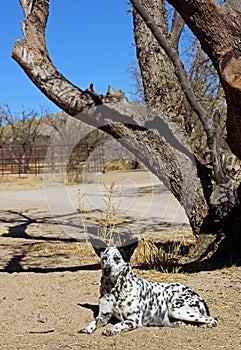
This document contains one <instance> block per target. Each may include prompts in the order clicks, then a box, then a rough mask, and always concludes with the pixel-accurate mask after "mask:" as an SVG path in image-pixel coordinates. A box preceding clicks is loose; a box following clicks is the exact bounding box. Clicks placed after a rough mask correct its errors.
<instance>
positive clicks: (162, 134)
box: [12, 0, 241, 259]
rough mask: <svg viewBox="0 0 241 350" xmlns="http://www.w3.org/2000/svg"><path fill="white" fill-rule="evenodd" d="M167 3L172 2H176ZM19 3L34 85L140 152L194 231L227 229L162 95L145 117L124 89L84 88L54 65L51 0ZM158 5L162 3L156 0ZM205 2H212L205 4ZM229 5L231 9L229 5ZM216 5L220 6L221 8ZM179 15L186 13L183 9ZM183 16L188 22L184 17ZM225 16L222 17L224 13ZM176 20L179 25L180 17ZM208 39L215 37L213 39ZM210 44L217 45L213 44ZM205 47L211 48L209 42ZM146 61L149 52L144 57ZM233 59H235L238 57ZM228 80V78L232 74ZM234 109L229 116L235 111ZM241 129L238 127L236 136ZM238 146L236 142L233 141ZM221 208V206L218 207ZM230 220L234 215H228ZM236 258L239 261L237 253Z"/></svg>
mask: <svg viewBox="0 0 241 350" xmlns="http://www.w3.org/2000/svg"><path fill="white" fill-rule="evenodd" d="M154 2H155V1H154ZM169 2H170V3H172V1H169ZM173 2H174V3H176V7H177V10H178V4H179V5H180V3H185V4H184V5H185V6H184V5H183V4H182V6H183V8H185V11H186V8H187V7H188V13H189V14H190V13H191V15H190V16H189V21H191V18H192V16H193V15H194V14H193V12H191V5H187V2H186V1H173ZM205 2H206V3H208V4H210V3H212V4H213V2H212V1H207V0H206V1H204V0H202V1H201V0H197V1H190V2H189V3H188V4H192V5H193V9H195V8H196V5H195V4H196V3H205ZM20 3H21V5H22V8H23V10H24V15H25V20H24V22H23V23H22V30H23V40H22V41H19V40H18V41H16V43H15V46H14V49H13V54H12V55H13V58H14V59H15V60H16V61H17V62H18V63H19V65H20V66H21V67H22V68H23V69H24V71H25V72H26V74H27V75H28V76H29V78H30V79H31V80H32V81H33V83H34V84H35V85H36V86H37V87H38V88H39V89H40V90H41V91H42V92H43V93H44V94H45V95H46V96H47V97H48V98H49V99H51V100H52V101H53V102H54V103H55V104H56V105H58V106H59V107H60V108H62V109H63V110H64V111H65V112H66V113H68V114H69V115H72V116H75V117H76V116H77V117H78V118H79V119H81V120H82V121H84V122H86V123H88V124H92V125H95V126H97V127H100V128H102V129H103V130H105V131H107V132H108V133H110V134H111V135H112V136H114V137H115V138H120V139H121V142H122V143H123V144H124V145H125V146H126V147H127V148H128V149H130V150H131V151H132V152H133V153H135V154H137V156H138V157H139V158H140V160H141V161H143V162H144V163H145V164H146V165H147V167H148V168H149V169H150V170H151V171H152V172H153V173H154V174H155V175H157V176H158V177H159V178H160V179H161V180H162V181H163V182H164V183H165V184H166V185H167V186H168V187H169V188H170V190H171V191H172V193H173V194H174V196H175V197H176V198H177V199H178V200H179V201H180V203H181V204H182V205H183V207H184V209H185V211H186V214H187V216H188V218H189V221H190V224H191V226H192V228H193V232H194V233H195V234H200V233H204V232H206V231H207V226H209V227H211V229H212V230H213V231H212V233H214V234H217V233H220V230H221V229H222V230H225V227H224V226H225V225H226V223H227V222H228V221H227V218H225V220H224V221H222V218H221V217H219V221H218V224H217V223H215V220H216V219H217V217H218V216H217V210H213V205H210V198H211V197H212V195H213V193H212V184H211V177H210V172H209V171H208V169H207V168H206V167H205V166H203V165H201V164H200V163H199V162H198V161H197V159H196V158H195V157H194V156H193V154H192V152H191V147H190V145H188V143H187V141H186V139H185V136H184V135H183V134H182V133H181V131H179V130H177V125H176V124H175V123H172V122H170V121H169V119H168V118H167V117H166V116H164V115H163V114H162V113H161V111H160V109H161V104H159V102H158V95H156V97H155V103H154V102H152V100H150V101H147V103H148V102H150V104H151V105H152V107H154V108H155V111H154V112H153V111H152V112H151V111H149V113H148V114H147V115H146V112H144V111H143V112H141V113H140V110H138V109H136V108H135V107H133V104H131V103H129V102H128V101H127V99H126V97H125V95H124V93H123V92H121V91H115V90H113V89H111V88H109V90H108V92H107V94H106V95H104V96H103V95H99V94H97V93H96V92H95V91H94V89H93V85H92V84H91V85H90V87H89V88H87V89H86V90H84V91H83V90H81V89H79V88H78V87H76V86H74V85H73V84H71V82H69V81H68V80H67V79H66V78H65V77H64V76H63V75H61V74H60V73H59V72H58V70H57V69H56V68H55V67H54V65H53V63H52V61H51V60H50V58H49V55H48V51H47V48H46V43H45V29H46V25H47V19H48V13H49V1H47V0H45V1H42V0H36V1H35V2H33V1H30V0H20ZM152 3H153V2H152ZM160 3H161V2H159V4H160ZM155 4H157V5H158V1H157V2H155ZM182 6H181V7H182ZM206 6H208V5H207V4H206ZM213 6H214V4H213ZM215 6H216V5H215ZM215 6H214V7H215ZM225 6H226V7H227V8H228V5H225ZM204 7H205V6H204ZM216 8H217V9H218V6H216V7H215V9H216ZM161 11H164V8H161ZM217 11H218V10H217ZM231 11H233V10H231ZM194 12H195V11H194ZM204 13H205V14H206V18H205V20H206V22H205V23H207V21H208V23H209V17H211V16H212V14H213V13H212V12H210V13H209V14H207V11H206V12H205V11H204ZM180 14H181V15H182V13H181V11H180ZM195 14H196V13H195ZM218 14H219V12H218ZM235 16H237V13H236V12H234V11H233V18H232V19H233V20H234V19H235V18H236V17H235ZM182 17H183V19H184V20H185V21H186V19H185V17H184V16H182ZM202 20H204V18H202ZM221 20H223V21H224V18H223V17H222V16H221ZM178 22H179V25H180V23H181V22H180V19H179V20H178ZM224 22H225V21H224ZM236 22H237V20H236ZM218 23H219V21H218ZM225 23H226V22H225ZM219 25H220V24H219ZM226 25H227V23H226ZM193 26H194V24H193ZM224 26H225V25H224ZM208 27H209V26H208ZM164 30H165V28H164ZM175 30H176V32H175V33H174V31H173V34H172V35H173V40H175V38H177V37H178V35H179V34H178V28H176V29H175ZM226 30H227V31H228V30H230V26H229V27H228V25H227V28H226ZM210 31H213V29H212V28H210ZM207 32H208V30H207ZM235 33H236V32H235ZM229 34H230V33H229ZM142 35H145V33H143V32H142V33H141V32H140V38H139V40H141V36H142ZM147 35H149V39H150V42H151V45H152V43H153V46H151V45H150V47H152V51H149V54H148V55H147V57H149V59H151V55H153V56H154V55H155V54H158V52H159V50H160V48H158V47H157V44H156V42H155V44H154V40H153V38H152V37H151V33H149V34H147ZM209 40H211V39H210V37H209ZM206 41H207V40H206ZM206 41H205V42H206ZM210 45H211V46H212V45H214V47H215V43H213V44H210ZM230 45H231V42H230ZM206 46H208V45H207V43H206ZM139 55H140V53H139ZM144 59H145V55H144V56H143V60H144ZM234 59H235V60H237V59H238V58H237V56H235V57H234ZM229 61H230V60H226V61H225V62H223V61H222V62H221V63H222V67H223V68H222V73H223V75H225V74H224V71H225V70H226V72H227V67H233V66H232V62H231V65H230V62H229ZM231 61H232V60H231ZM143 67H144V66H143ZM215 67H216V66H215ZM218 67H219V65H218ZM218 69H219V68H218ZM235 69H236V72H237V73H238V67H237V66H235ZM226 75H227V74H226ZM159 78H160V75H159V73H158V71H155V72H154V75H153V77H151V80H150V86H147V85H146V87H145V89H146V91H148V89H149V90H150V93H151V89H152V88H153V84H154V86H155V85H156V84H157V81H158V79H159ZM227 79H229V80H230V78H229V77H228V78H227ZM227 79H226V80H227ZM226 80H224V79H222V83H223V84H224V86H225V87H226V85H225V84H228V83H227V81H226ZM233 80H235V79H233ZM234 83H235V82H233V84H234ZM236 85H237V84H236ZM236 85H235V86H236ZM227 91H231V92H232V94H231V95H232V96H233V97H232V99H231V98H230V99H228V98H227V101H228V104H229V103H230V101H231V100H232V101H233V99H234V96H236V99H237V95H235V91H236V92H237V88H234V87H232V86H231V85H229V87H228V88H227V87H226V94H227ZM147 96H148V94H147ZM153 101H154V100H153ZM237 102H238V101H237ZM152 103H153V104H152ZM230 108H231V107H230ZM230 108H229V114H230V113H231V112H232V111H230ZM233 111H234V112H235V113H236V108H234V107H233ZM231 114H232V113H231ZM233 117H234V116H233ZM229 119H230V118H229ZM231 119H232V116H231ZM233 119H235V118H233ZM235 120H236V119H235ZM229 123H230V122H229ZM231 124H232V123H231ZM230 131H232V128H230V127H229V132H230ZM239 131H240V129H237V130H235V135H236V137H237V135H238V132H239ZM239 136H240V134H239ZM234 145H235V146H236V143H235V142H234ZM235 149H236V154H238V147H236V148H235ZM240 154H241V153H240ZM224 192H225V191H224ZM225 195H226V192H225ZM213 196H214V195H213ZM214 197H215V196H214ZM213 202H214V201H213ZM236 204H237V203H236V197H235V195H234V196H233V203H232V202H231V201H230V199H229V206H230V211H232V210H231V209H233V211H235V213H236V212H237V210H239V207H237V206H236ZM218 208H220V207H219V206H218ZM236 214H237V213H236ZM230 218H231V215H229V219H230ZM235 219H237V215H235ZM237 222H238V221H237ZM237 225H238V224H237ZM237 225H236V226H237ZM235 254H236V253H235ZM233 258H234V259H235V258H236V255H235V256H234V257H233Z"/></svg>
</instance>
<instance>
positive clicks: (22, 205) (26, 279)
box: [0, 186, 241, 350]
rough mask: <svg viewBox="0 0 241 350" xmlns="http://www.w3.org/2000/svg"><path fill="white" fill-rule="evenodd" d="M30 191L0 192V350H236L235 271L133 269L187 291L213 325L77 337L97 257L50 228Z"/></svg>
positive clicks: (240, 272) (239, 284)
mask: <svg viewBox="0 0 241 350" xmlns="http://www.w3.org/2000/svg"><path fill="white" fill-rule="evenodd" d="M0 187H1V186H0ZM37 191H39V189H26V190H24V191H23V190H21V189H19V187H18V188H17V189H13V188H11V189H10V188H6V186H5V187H4V186H3V187H2V191H1V192H0V210H1V224H0V254H1V255H0V256H1V261H0V324H1V327H0V350H3V349H7V350H15V349H19V350H25V349H27V350H34V349H44V350H45V349H46V350H57V349H58V350H60V349H66V350H67V349H101V350H104V349H140V350H141V349H164V350H167V349H173V350H176V349H178V350H180V349H182V350H188V349H209V350H212V349H215V350H217V349H227V350H229V349H230V350H231V349H233V350H234V349H235V350H238V349H241V296H240V292H241V268H237V267H232V268H229V269H223V270H216V271H203V272H199V273H193V274H177V273H176V274H165V273H161V272H157V271H143V270H136V272H137V273H138V274H139V275H140V276H141V277H143V278H146V279H150V280H155V281H177V282H181V283H185V284H187V285H189V286H190V287H192V288H193V289H195V290H196V291H197V292H198V293H199V294H200V295H201V296H202V297H203V298H204V299H205V300H206V302H207V304H208V305H209V308H210V312H211V315H212V316H214V317H217V318H218V320H219V325H218V327H217V328H214V329H203V328H197V327H192V326H184V327H181V328H157V327H149V328H147V327H143V328H139V329H136V330H133V331H130V332H127V333H123V334H120V335H116V336H114V337H110V338H107V337H104V336H102V335H101V331H102V330H101V329H99V330H97V331H96V332H95V333H94V334H92V335H85V334H78V333H77V331H78V330H79V329H80V328H82V327H83V326H85V325H86V324H88V322H90V321H91V319H92V318H93V314H94V313H95V312H96V310H97V305H98V288H99V287H98V285H99V279H100V270H99V266H98V258H97V257H96V256H95V254H94V253H93V251H92V250H91V247H90V246H89V245H87V244H86V243H81V242H76V241H75V240H74V239H73V238H72V237H70V236H69V235H68V234H67V233H66V230H64V231H63V229H62V227H61V225H58V224H56V222H55V221H54V220H53V218H52V216H51V212H50V211H49V208H48V205H47V204H46V203H45V202H44V198H42V197H41V198H40V197H38V196H39V192H37ZM24 193H26V195H25V196H24ZM30 194H32V195H30ZM143 200H144V201H145V200H146V199H145V196H143ZM33 203H34V204H33ZM133 258H134V259H135V256H134V257H133ZM133 262H134V260H133ZM107 327H109V325H108V326H107Z"/></svg>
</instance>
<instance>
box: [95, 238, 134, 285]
mask: <svg viewBox="0 0 241 350" xmlns="http://www.w3.org/2000/svg"><path fill="white" fill-rule="evenodd" d="M91 243H92V246H93V248H94V250H95V252H96V254H97V255H98V256H99V257H100V262H101V269H102V275H103V276H104V277H107V278H115V277H117V276H119V274H120V273H121V272H122V271H123V268H124V267H125V266H126V264H127V263H128V262H129V261H130V258H131V256H132V254H133V253H134V250H135V248H136V247H137V244H138V240H133V241H132V242H130V243H129V244H128V245H124V246H121V247H117V246H115V247H108V246H106V245H105V243H104V242H102V241H100V240H91Z"/></svg>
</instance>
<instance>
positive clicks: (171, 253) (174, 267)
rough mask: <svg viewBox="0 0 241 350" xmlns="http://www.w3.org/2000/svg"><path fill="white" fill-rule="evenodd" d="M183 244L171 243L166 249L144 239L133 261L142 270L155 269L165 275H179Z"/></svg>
mask: <svg viewBox="0 0 241 350" xmlns="http://www.w3.org/2000/svg"><path fill="white" fill-rule="evenodd" d="M181 250H182V243H181V242H170V244H169V245H166V248H165V249H164V248H163V247H162V246H161V245H160V246H159V247H158V246H157V245H156V244H155V243H154V242H153V241H152V240H147V239H142V240H141V241H140V242H139V244H138V247H137V249H136V251H135V253H134V255H133V258H132V261H133V263H134V265H135V266H137V267H138V268H141V269H155V270H158V271H161V272H164V273H169V272H172V273H178V272H179V270H180V267H179V263H178V262H179V259H180V251H181Z"/></svg>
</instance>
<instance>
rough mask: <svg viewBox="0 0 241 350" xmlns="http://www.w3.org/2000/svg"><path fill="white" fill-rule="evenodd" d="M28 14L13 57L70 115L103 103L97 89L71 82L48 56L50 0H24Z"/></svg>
mask: <svg viewBox="0 0 241 350" xmlns="http://www.w3.org/2000/svg"><path fill="white" fill-rule="evenodd" d="M20 3H21V5H22V8H23V10H24V14H25V20H24V22H23V23H22V31H23V40H22V41H20V40H17V41H16V43H15V46H14V49H13V52H12V57H13V58H14V59H15V60H16V61H17V62H18V63H19V65H20V66H21V67H22V68H23V70H24V71H25V73H26V74H27V75H28V76H29V78H30V79H31V80H32V81H33V83H34V84H35V85H37V86H38V88H39V89H40V90H41V91H42V92H43V93H44V94H45V95H46V96H47V97H48V98H49V99H50V100H51V101H53V102H54V103H55V104H56V105H57V106H59V107H60V108H62V109H64V110H66V111H67V113H69V114H70V115H75V114H76V110H77V111H82V110H83V108H85V107H86V106H91V105H95V104H97V103H101V96H99V95H97V94H96V93H95V92H94V91H91V90H87V91H82V90H81V89H79V88H78V87H77V86H74V85H73V84H71V83H70V82H69V81H68V80H67V79H66V78H65V77H64V76H63V75H62V74H60V73H59V72H58V71H57V69H56V68H55V67H54V65H53V63H52V61H51V59H50V58H49V56H48V52H47V48H46V42H45V28H46V24H47V20H48V15H49V0H44V1H43V0H35V1H34V2H33V1H26V0H20Z"/></svg>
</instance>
